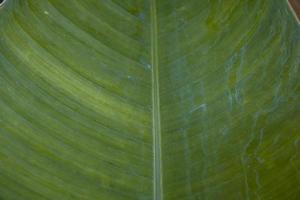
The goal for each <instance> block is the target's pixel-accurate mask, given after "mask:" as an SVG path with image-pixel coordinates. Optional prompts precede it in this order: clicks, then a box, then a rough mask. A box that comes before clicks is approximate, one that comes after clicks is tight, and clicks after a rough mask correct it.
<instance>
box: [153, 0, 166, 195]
mask: <svg viewBox="0 0 300 200" xmlns="http://www.w3.org/2000/svg"><path fill="white" fill-rule="evenodd" d="M150 4H151V5H150V20H151V22H150V26H151V27H150V29H151V67H152V117H153V118H152V120H153V122H152V123H153V124H152V126H153V127H152V134H153V199H155V200H162V199H163V185H162V162H161V160H162V155H161V127H160V100H159V76H158V74H159V73H158V36H157V13H156V0H151V2H150Z"/></svg>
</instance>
